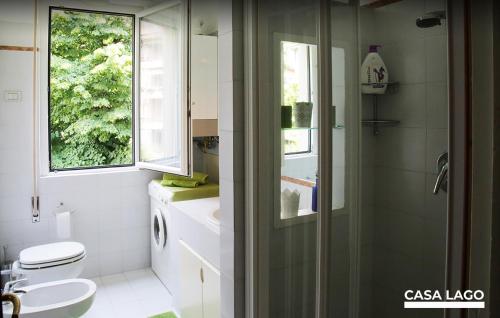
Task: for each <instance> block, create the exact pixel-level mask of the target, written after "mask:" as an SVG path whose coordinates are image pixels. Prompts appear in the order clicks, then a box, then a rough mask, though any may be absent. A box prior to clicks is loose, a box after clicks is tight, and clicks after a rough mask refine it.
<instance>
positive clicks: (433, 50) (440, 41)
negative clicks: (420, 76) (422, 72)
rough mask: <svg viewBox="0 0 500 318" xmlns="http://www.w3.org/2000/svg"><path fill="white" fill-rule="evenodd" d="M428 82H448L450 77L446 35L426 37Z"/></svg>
mask: <svg viewBox="0 0 500 318" xmlns="http://www.w3.org/2000/svg"><path fill="white" fill-rule="evenodd" d="M425 57H426V68H427V82H446V80H447V79H448V41H447V37H446V36H433V37H428V38H426V39H425Z"/></svg>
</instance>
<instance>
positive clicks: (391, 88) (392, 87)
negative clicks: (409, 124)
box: [361, 82, 400, 136]
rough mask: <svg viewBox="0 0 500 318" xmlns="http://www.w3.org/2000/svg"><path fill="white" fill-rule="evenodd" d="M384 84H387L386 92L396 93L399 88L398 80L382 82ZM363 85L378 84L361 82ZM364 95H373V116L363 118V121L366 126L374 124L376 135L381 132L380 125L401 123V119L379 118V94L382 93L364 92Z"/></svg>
mask: <svg viewBox="0 0 500 318" xmlns="http://www.w3.org/2000/svg"><path fill="white" fill-rule="evenodd" d="M382 84H387V91H386V93H389V94H394V93H396V92H397V91H398V89H399V83H398V82H389V83H382ZM361 85H371V86H374V85H376V84H367V83H361ZM364 95H371V96H373V118H372V119H365V120H362V121H361V123H362V124H363V125H365V126H372V127H373V135H374V136H377V135H378V134H380V130H379V128H380V127H393V126H397V125H399V123H400V121H399V120H392V119H379V118H378V96H379V95H381V94H364Z"/></svg>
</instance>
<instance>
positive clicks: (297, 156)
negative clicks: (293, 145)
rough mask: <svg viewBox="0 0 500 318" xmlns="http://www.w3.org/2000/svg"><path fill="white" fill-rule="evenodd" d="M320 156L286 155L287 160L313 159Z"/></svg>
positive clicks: (313, 154) (307, 154) (308, 154)
mask: <svg viewBox="0 0 500 318" xmlns="http://www.w3.org/2000/svg"><path fill="white" fill-rule="evenodd" d="M317 156H318V155H317V154H315V153H312V152H307V153H297V154H289V155H287V154H285V160H293V159H305V158H312V157H317Z"/></svg>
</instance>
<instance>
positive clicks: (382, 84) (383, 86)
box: [361, 45, 389, 94]
mask: <svg viewBox="0 0 500 318" xmlns="http://www.w3.org/2000/svg"><path fill="white" fill-rule="evenodd" d="M379 47H380V45H370V50H369V52H368V55H367V56H366V58H365V61H364V62H363V64H362V65H361V91H362V92H363V94H384V93H385V92H386V90H387V83H388V82H389V72H388V71H387V67H386V66H385V63H384V61H383V60H382V58H381V57H380V55H379V54H378V51H377V49H378V48H379Z"/></svg>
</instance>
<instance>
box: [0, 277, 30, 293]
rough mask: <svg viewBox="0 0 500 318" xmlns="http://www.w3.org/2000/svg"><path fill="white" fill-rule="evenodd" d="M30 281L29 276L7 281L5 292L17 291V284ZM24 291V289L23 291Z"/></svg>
mask: <svg viewBox="0 0 500 318" xmlns="http://www.w3.org/2000/svg"><path fill="white" fill-rule="evenodd" d="M27 281H28V279H27V278H21V279H16V280H11V281H8V282H6V283H5V285H4V287H3V292H4V293H12V292H14V293H15V292H17V291H16V290H15V288H16V286H17V285H18V284H20V283H26V282H27ZM21 292H22V291H21Z"/></svg>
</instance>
